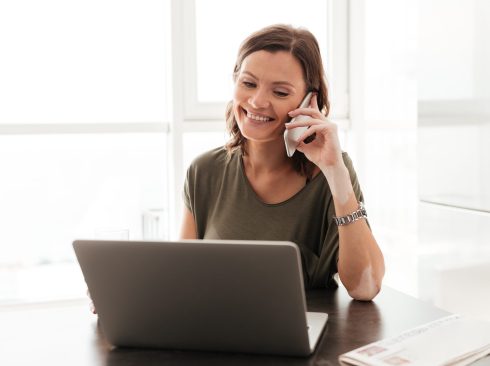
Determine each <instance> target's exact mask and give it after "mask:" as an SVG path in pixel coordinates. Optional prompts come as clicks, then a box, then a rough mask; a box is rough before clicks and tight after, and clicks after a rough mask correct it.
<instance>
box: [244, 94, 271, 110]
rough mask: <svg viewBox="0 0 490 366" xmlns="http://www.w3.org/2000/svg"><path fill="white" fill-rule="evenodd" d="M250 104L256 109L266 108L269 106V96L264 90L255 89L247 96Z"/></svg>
mask: <svg viewBox="0 0 490 366" xmlns="http://www.w3.org/2000/svg"><path fill="white" fill-rule="evenodd" d="M248 102H249V103H250V105H251V106H252V107H254V108H257V109H262V108H267V107H268V106H269V97H268V95H267V93H266V92H265V91H262V90H256V91H255V92H254V93H253V94H252V95H251V96H250V98H249V100H248Z"/></svg>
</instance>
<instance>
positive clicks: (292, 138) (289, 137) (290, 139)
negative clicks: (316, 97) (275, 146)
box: [284, 92, 313, 157]
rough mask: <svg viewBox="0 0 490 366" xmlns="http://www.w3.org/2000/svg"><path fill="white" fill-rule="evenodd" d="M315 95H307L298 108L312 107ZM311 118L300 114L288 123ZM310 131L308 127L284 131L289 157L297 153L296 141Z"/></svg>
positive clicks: (311, 93)
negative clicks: (312, 97)
mask: <svg viewBox="0 0 490 366" xmlns="http://www.w3.org/2000/svg"><path fill="white" fill-rule="evenodd" d="M312 95H313V92H309V93H308V94H306V96H305V97H304V99H303V101H302V102H301V104H300V105H299V107H298V108H306V107H308V106H309V105H310V101H311V96H312ZM308 118H310V117H309V116H304V115H302V114H300V115H299V116H296V117H294V118H293V119H292V120H291V121H289V122H288V123H291V122H294V121H301V120H304V119H308ZM307 129H308V127H296V128H292V129H290V130H286V131H284V143H285V144H286V154H288V156H289V157H292V156H293V154H294V152H295V151H296V147H297V146H298V145H299V143H298V142H296V139H298V138H299V137H301V135H302V134H303V133H304V132H305V131H306V130H307Z"/></svg>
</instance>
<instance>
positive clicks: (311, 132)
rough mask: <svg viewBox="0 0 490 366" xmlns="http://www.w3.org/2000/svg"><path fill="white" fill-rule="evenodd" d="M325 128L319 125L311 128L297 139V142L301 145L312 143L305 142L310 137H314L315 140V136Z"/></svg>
mask: <svg viewBox="0 0 490 366" xmlns="http://www.w3.org/2000/svg"><path fill="white" fill-rule="evenodd" d="M323 128H324V127H323V126H319V125H315V126H311V127H310V128H308V129H307V130H306V131H305V132H303V134H302V135H301V136H300V137H298V138H297V139H296V142H299V143H303V142H304V143H308V142H310V141H305V140H306V139H307V138H308V137H310V136H312V138H313V135H315V134H316V133H317V132H318V131H321V130H322V129H323Z"/></svg>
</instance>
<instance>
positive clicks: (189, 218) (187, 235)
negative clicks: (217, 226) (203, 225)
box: [180, 206, 197, 239]
mask: <svg viewBox="0 0 490 366" xmlns="http://www.w3.org/2000/svg"><path fill="white" fill-rule="evenodd" d="M180 239H197V230H196V221H195V220H194V215H192V212H191V211H190V210H189V209H188V208H187V207H185V206H184V214H183V216H182V225H181V227H180Z"/></svg>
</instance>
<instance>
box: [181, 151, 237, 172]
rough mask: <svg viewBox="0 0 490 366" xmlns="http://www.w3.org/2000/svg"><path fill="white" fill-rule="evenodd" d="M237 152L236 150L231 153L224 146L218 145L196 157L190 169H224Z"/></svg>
mask: <svg viewBox="0 0 490 366" xmlns="http://www.w3.org/2000/svg"><path fill="white" fill-rule="evenodd" d="M235 154H236V152H231V153H229V152H228V150H227V149H226V148H225V147H224V146H221V147H217V148H214V149H211V150H209V151H206V152H204V153H202V154H200V155H198V156H197V157H196V158H194V160H193V161H192V163H191V165H190V169H193V170H196V169H198V170H201V169H202V170H206V171H210V170H216V169H222V168H223V166H224V165H225V164H227V163H229V162H230V161H231V160H232V159H233V158H234V155H235Z"/></svg>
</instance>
